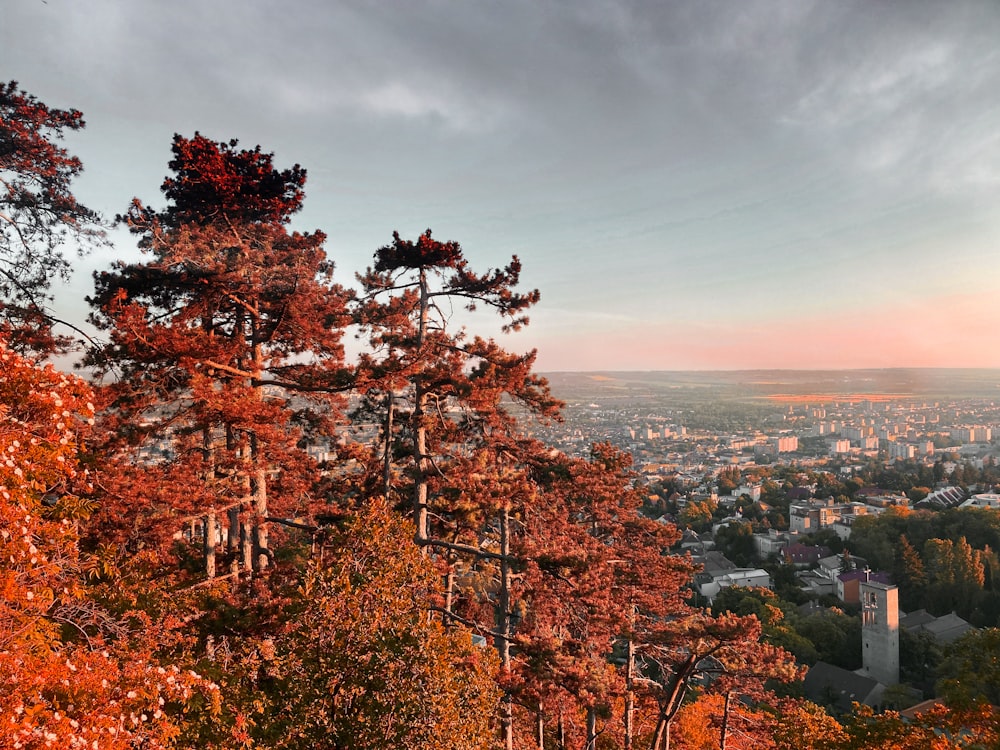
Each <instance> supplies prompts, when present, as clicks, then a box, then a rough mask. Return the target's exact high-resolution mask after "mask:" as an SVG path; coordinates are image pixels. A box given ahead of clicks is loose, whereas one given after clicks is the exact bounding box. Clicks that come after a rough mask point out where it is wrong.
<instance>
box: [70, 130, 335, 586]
mask: <svg viewBox="0 0 1000 750" xmlns="http://www.w3.org/2000/svg"><path fill="white" fill-rule="evenodd" d="M237 145H238V144H237V142H236V141H229V142H228V143H216V142H213V141H211V140H209V139H207V138H205V137H204V136H202V135H200V134H195V136H194V137H193V138H190V139H189V138H184V137H182V136H179V135H178V136H175V137H174V142H173V154H174V158H173V159H172V160H171V162H170V168H171V170H172V171H173V175H172V176H168V177H167V178H166V179H165V180H164V182H163V185H162V190H163V192H164V194H165V195H166V197H167V199H168V201H169V202H168V205H167V207H166V208H164V209H162V210H160V211H155V210H153V209H151V208H148V207H146V206H144V205H143V204H142V203H141V202H140V201H139V200H138V199H136V200H135V201H133V204H132V207H131V209H130V211H129V213H128V215H127V217H124V218H122V217H120V218H122V220H125V221H127V223H128V225H129V228H130V229H131V230H132V232H134V233H135V234H137V235H138V236H139V238H140V247H141V248H142V249H143V250H144V251H145V252H146V253H147V254H149V255H151V260H150V261H148V262H145V263H138V264H125V263H118V264H117V265H116V267H115V269H114V270H113V271H111V272H105V273H101V274H97V275H96V291H95V294H94V296H93V297H92V298H91V300H90V302H91V304H92V305H93V306H94V307H95V313H94V315H93V316H92V318H93V321H94V322H95V323H96V324H97V325H98V326H99V327H101V328H103V329H105V330H107V331H108V332H109V334H110V338H111V340H110V343H109V344H107V345H106V346H103V347H101V348H99V349H96V350H94V351H92V352H91V353H90V355H89V358H88V361H89V363H90V364H91V365H93V366H95V367H97V368H99V369H101V370H103V371H105V372H109V373H110V372H113V373H115V374H116V376H117V379H116V381H115V382H114V383H113V384H112V385H111V386H110V387H109V388H108V401H109V407H110V409H109V412H108V422H109V427H110V428H111V429H112V430H113V431H114V432H115V433H116V434H117V435H118V436H119V437H121V438H123V439H125V440H126V441H127V442H128V443H130V444H131V445H132V446H136V445H139V444H141V443H142V441H144V440H147V439H150V440H154V441H157V440H158V441H171V443H172V445H171V449H170V453H171V459H172V460H170V461H169V462H168V464H166V465H165V466H169V472H168V474H169V476H168V475H167V474H164V473H163V472H160V480H161V481H160V482H158V483H154V485H155V484H159V486H161V487H169V488H170V491H169V492H168V493H164V496H162V497H161V498H160V499H159V500H153V501H152V504H153V505H165V506H167V507H170V508H172V510H173V511H174V514H175V518H176V516H177V515H178V514H179V515H185V514H188V515H192V516H197V515H200V514H204V518H203V527H204V528H205V529H207V532H206V533H205V537H206V544H205V568H206V571H207V572H208V574H209V576H211V575H213V574H214V567H215V548H216V546H217V543H218V540H217V539H215V538H214V537H215V536H216V532H215V528H216V525H217V521H216V514H217V513H223V512H228V519H229V521H228V544H227V549H226V552H227V553H228V554H229V557H230V561H231V569H232V570H233V571H236V570H238V569H240V568H242V569H245V570H249V569H251V568H252V569H253V570H257V571H259V570H262V569H264V568H265V567H267V566H268V565H269V564H270V561H271V558H272V556H273V554H272V551H271V549H270V541H269V520H268V519H269V517H270V515H271V513H272V510H276V509H285V510H291V509H293V508H294V509H296V510H300V511H303V510H305V509H306V508H305V507H304V505H303V501H302V499H303V498H305V497H307V492H306V490H307V489H308V485H307V484H306V482H308V476H307V474H306V473H305V471H304V469H305V468H306V463H305V460H304V459H305V457H304V455H303V453H302V451H300V450H299V449H298V446H297V441H298V439H299V437H300V431H301V430H312V429H316V428H321V427H326V426H327V424H328V421H329V418H330V417H331V416H332V415H333V414H334V410H333V407H334V404H335V402H334V400H333V398H332V396H331V393H333V392H335V391H337V390H340V389H343V388H344V387H345V386H346V384H347V382H348V380H347V378H346V375H345V370H344V367H343V362H342V349H341V345H340V336H341V326H342V325H343V324H344V323H345V322H346V321H345V319H344V317H343V316H344V304H345V296H346V295H345V293H344V292H343V290H341V289H340V288H339V287H337V286H335V285H333V284H332V272H333V266H332V263H330V262H329V261H328V260H327V259H326V257H325V254H324V252H323V249H322V243H323V241H324V235H323V234H322V233H321V232H314V233H312V234H301V233H299V232H291V231H289V230H288V229H286V227H285V225H286V224H287V223H288V222H289V221H290V218H291V215H292V214H294V213H295V212H296V211H298V210H299V209H300V208H301V206H302V200H303V197H304V194H303V190H302V187H303V184H304V182H305V171H304V170H303V169H302V168H301V167H299V166H298V165H296V166H294V167H292V168H290V169H286V170H281V171H279V170H278V169H276V168H275V167H274V166H273V155H272V154H267V153H263V152H262V151H261V150H260V147H259V146H258V147H256V148H255V149H252V150H239V149H238V148H237ZM293 396H294V401H293V399H292V397H293ZM152 471H153V472H154V474H155V473H156V467H153V468H152ZM168 479H169V482H167V481H164V480H168ZM182 483H185V486H186V490H184V491H178V490H179V489H180V488H179V487H178V485H179V484H182Z"/></svg>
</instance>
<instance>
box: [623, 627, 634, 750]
mask: <svg viewBox="0 0 1000 750" xmlns="http://www.w3.org/2000/svg"><path fill="white" fill-rule="evenodd" d="M625 649H626V651H625V712H624V714H623V715H622V723H623V724H624V725H625V745H624V750H632V732H633V728H632V716H633V714H634V712H635V692H634V685H633V684H632V678H633V676H634V673H635V644H634V643H633V642H632V639H631V637H630V638H629V639H628V643H627V644H626V646H625Z"/></svg>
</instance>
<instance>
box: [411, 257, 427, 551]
mask: <svg viewBox="0 0 1000 750" xmlns="http://www.w3.org/2000/svg"><path fill="white" fill-rule="evenodd" d="M429 293H430V290H429V288H428V286H427V272H426V271H424V270H423V269H420V322H419V324H418V328H417V356H418V357H419V358H421V359H422V358H423V346H424V337H425V336H426V333H427V321H428V319H429V316H430V296H429ZM413 390H414V394H413V415H412V417H411V419H412V424H413V435H414V448H413V450H414V456H413V459H414V469H415V472H414V473H415V476H414V485H413V524H414V526H416V541H417V544H421V545H425V544H426V542H427V540H428V539H429V538H430V533H429V531H428V527H427V474H428V472H429V471H430V457H429V456H428V455H427V425H426V423H425V420H426V418H427V400H428V399H427V391H426V390H425V388H424V383H423V379H422V378H421V376H420V374H419V372H418V374H416V375H414V376H413ZM427 553H428V551H427V548H426V547H424V554H425V555H426V554H427Z"/></svg>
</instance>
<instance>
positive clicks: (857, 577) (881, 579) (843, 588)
mask: <svg viewBox="0 0 1000 750" xmlns="http://www.w3.org/2000/svg"><path fill="white" fill-rule="evenodd" d="M862 581H875V582H876V583H884V584H890V583H892V580H891V578H890V576H889V574H888V573H885V572H882V571H879V572H877V573H872V572H871V571H870V570H868V569H867V568H865V569H864V570H849V571H847V572H846V573H841V574H840V575H839V576H837V598H838V599H840V601H842V602H843V603H844V604H860V603H861V588H860V586H861V582H862Z"/></svg>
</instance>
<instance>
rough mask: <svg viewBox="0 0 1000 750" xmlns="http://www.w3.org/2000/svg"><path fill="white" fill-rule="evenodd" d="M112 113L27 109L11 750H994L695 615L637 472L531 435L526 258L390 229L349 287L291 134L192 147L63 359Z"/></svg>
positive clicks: (5, 340)
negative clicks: (71, 360) (355, 350)
mask: <svg viewBox="0 0 1000 750" xmlns="http://www.w3.org/2000/svg"><path fill="white" fill-rule="evenodd" d="M82 126H83V120H82V116H81V114H80V113H79V112H74V111H61V110H56V109H52V108H50V107H48V106H46V105H45V104H43V103H41V102H39V101H38V100H36V99H35V98H33V97H32V96H31V95H30V94H29V93H27V92H25V91H23V90H21V89H20V88H19V87H18V85H17V84H15V83H10V84H6V85H4V86H3V87H2V88H0V180H2V184H3V188H4V190H3V191H2V192H0V228H2V233H0V293H2V295H3V300H2V306H0V313H2V343H0V371H2V374H0V410H2V412H3V422H2V428H0V452H2V454H3V456H5V459H4V461H3V462H2V464H0V483H2V487H0V521H2V525H0V748H43V747H56V748H63V747H65V748H84V747H87V748H91V747H93V748H139V747H142V748H219V749H220V750H221V749H223V748H227V749H229V748H232V749H236V748H276V749H277V748H331V749H333V748H337V749H338V750H340V749H346V748H358V749H360V748H427V749H431V748H441V749H442V750H445V749H449V750H450V749H454V748H470V749H471V748H506V749H507V750H511V749H512V748H539V749H544V748H560V749H564V750H569V749H570V748H573V749H575V748H580V749H583V748H598V747H600V748H617V747H620V748H640V747H643V748H650V749H651V750H657V749H658V748H665V747H673V748H679V747H683V748H703V747H719V746H723V747H775V748H792V747H796V748H800V747H817V748H886V747H907V748H910V747H935V748H937V747H972V746H975V747H987V746H990V747H993V746H996V743H997V741H998V737H997V730H996V724H995V723H994V722H995V719H996V716H995V709H993V708H991V707H990V706H989V705H988V704H986V703H984V702H982V701H978V700H976V699H975V696H972V697H971V698H970V699H969V700H968V701H966V702H964V703H962V704H961V705H955V706H951V707H948V706H940V707H938V708H937V709H935V710H934V711H932V712H930V713H928V714H924V715H923V716H922V717H921V718H919V719H917V720H915V721H913V722H911V723H904V722H903V721H902V720H901V719H900V717H899V716H898V715H896V714H894V713H891V712H890V713H887V714H883V715H877V716H876V715H873V714H871V713H869V712H865V711H859V712H857V713H856V714H855V715H853V716H850V717H848V718H846V719H844V720H843V723H838V722H837V721H835V720H834V719H833V718H831V717H830V716H827V715H826V714H825V713H823V711H822V710H821V709H819V708H818V707H817V706H815V705H813V704H810V703H808V702H806V701H804V700H802V699H800V698H798V697H796V696H797V694H798V693H797V690H796V684H797V681H798V680H800V678H801V676H802V672H803V670H802V668H800V667H799V665H797V664H796V662H795V660H794V658H793V657H792V656H791V654H790V653H788V652H786V651H785V650H783V649H781V648H779V647H776V646H773V645H769V643H768V642H767V641H766V639H765V638H764V637H763V631H762V624H761V622H760V621H759V620H758V618H757V616H756V615H755V614H749V615H745V616H741V615H737V614H732V613H724V612H723V613H719V614H713V613H712V612H711V611H710V610H708V609H704V608H701V607H698V606H695V605H694V604H692V602H691V597H690V592H689V589H688V584H689V582H690V580H691V577H692V575H693V574H694V573H695V570H694V568H693V566H692V565H691V563H690V559H689V558H688V557H686V556H683V555H679V554H673V553H671V552H670V550H671V547H672V546H673V545H674V544H675V542H676V541H677V540H678V538H679V535H678V532H677V530H676V529H675V528H674V527H673V526H672V525H670V524H665V523H660V522H658V521H653V520H651V519H649V518H647V517H645V516H644V515H643V514H642V513H641V509H642V504H643V499H644V496H643V493H641V492H640V491H639V490H638V489H637V488H636V485H635V482H634V476H633V473H632V470H631V461H630V458H629V456H627V455H626V454H623V453H621V452H619V451H618V450H616V449H613V448H612V447H610V446H608V445H603V444H598V445H595V446H593V450H592V452H591V455H590V456H589V457H588V458H586V459H580V458H572V457H568V456H566V455H564V454H562V453H560V452H558V451H556V450H553V449H552V448H550V447H549V446H547V445H545V444H543V443H541V442H539V441H538V440H535V439H533V438H531V437H529V435H528V434H527V432H526V431H525V430H524V427H525V422H524V419H523V415H525V414H530V415H532V418H533V419H536V420H543V421H545V420H558V419H559V408H560V404H559V402H558V400H557V399H556V398H554V397H553V395H552V394H551V392H550V390H549V387H548V384H547V383H546V382H545V380H544V379H543V378H541V377H539V376H538V375H536V374H535V373H534V372H533V363H534V358H535V354H534V352H528V353H526V354H521V353H516V352H512V351H510V350H508V348H507V342H508V341H511V342H516V338H507V337H506V334H514V333H515V332H516V331H517V330H518V329H519V328H521V327H522V326H524V325H526V324H527V323H528V317H527V314H528V312H529V311H530V309H531V308H532V307H533V306H534V305H536V304H537V303H538V302H539V299H540V295H539V292H538V291H536V290H528V291H524V290H521V289H520V287H519V282H520V273H521V261H520V259H519V258H517V257H516V256H514V257H512V258H511V259H510V262H509V263H507V264H506V265H505V266H503V267H501V268H491V269H478V268H476V267H475V264H474V263H473V261H472V260H471V258H469V257H467V256H466V253H465V250H464V249H463V248H462V247H461V246H460V245H459V244H458V243H457V242H453V241H442V240H439V239H438V238H436V237H434V236H433V235H432V233H431V231H430V230H428V231H426V232H425V233H423V234H421V235H419V236H417V237H414V238H404V237H401V236H399V235H398V234H390V233H389V230H388V229H387V238H390V239H389V241H388V242H387V244H386V245H385V246H383V247H381V248H378V249H376V250H375V251H374V255H373V260H372V264H371V266H370V267H369V268H367V269H359V273H358V275H357V277H356V279H353V280H352V279H348V278H346V277H341V276H339V273H341V272H338V275H335V274H334V268H333V259H332V258H330V257H328V255H327V253H326V250H325V248H324V244H325V239H326V238H325V235H324V234H323V232H322V231H319V230H315V231H309V232H304V231H298V230H295V229H292V228H291V225H292V219H293V217H294V216H295V214H296V213H298V212H299V211H300V209H301V208H302V205H303V202H304V200H305V199H306V194H305V187H306V170H305V169H304V168H302V167H300V166H299V165H294V166H291V167H282V166H279V165H277V164H276V163H275V157H274V156H273V155H272V154H270V153H268V152H267V151H264V150H262V149H261V148H260V147H254V148H250V149H244V148H242V147H241V146H240V144H238V143H237V142H236V141H222V142H217V141H213V140H212V139H210V138H208V137H206V136H203V135H201V134H198V133H195V134H193V135H192V136H190V137H188V136H183V135H178V136H176V137H175V138H174V141H173V144H172V155H173V156H172V159H171V161H170V162H169V164H168V165H167V166H166V169H167V174H166V177H165V179H164V181H163V183H162V196H161V197H160V198H159V199H158V200H159V201H160V202H161V203H159V204H158V202H157V200H152V201H150V202H147V201H146V200H145V199H141V198H136V199H135V200H134V201H133V203H132V204H131V206H123V207H122V210H123V214H122V215H121V216H120V217H118V219H117V221H118V222H120V223H122V224H124V225H127V227H128V228H129V229H130V230H131V232H132V233H133V234H134V236H135V238H136V241H137V243H138V245H139V247H140V248H141V249H142V251H143V253H144V255H143V258H142V260H141V262H136V263H124V262H120V263H117V264H115V265H114V266H113V267H111V268H109V269H107V270H106V271H104V272H101V273H99V274H97V276H96V278H95V286H94V291H93V294H92V295H91V296H90V297H89V300H88V302H89V304H90V306H91V309H92V314H91V323H92V324H93V325H94V326H96V328H97V329H98V330H99V332H100V333H99V335H98V336H96V337H95V338H94V339H90V340H87V341H86V342H85V352H84V360H83V361H84V365H85V366H86V368H87V370H86V372H87V374H88V379H87V380H84V379H83V378H80V377H74V376H71V375H67V374H65V373H62V372H59V371H57V370H56V369H54V368H53V367H52V366H51V365H46V364H44V362H45V358H46V357H48V356H50V355H52V354H54V353H56V352H60V351H65V350H66V349H67V348H68V347H71V346H72V345H73V340H74V339H75V338H78V331H77V330H76V329H77V328H78V327H79V326H80V325H81V323H82V322H81V321H60V320H57V319H56V318H55V317H54V316H53V313H52V311H51V306H50V302H51V294H52V293H53V288H54V287H53V284H54V283H56V282H58V280H59V278H60V276H61V275H63V274H64V272H65V271H66V269H67V268H68V262H69V261H68V260H67V256H66V255H65V254H64V253H65V251H66V250H67V249H68V248H70V247H72V246H73V245H78V244H81V243H82V245H83V246H86V245H87V244H88V243H91V244H92V243H100V242H104V241H106V240H105V239H104V235H103V234H102V231H101V230H102V225H101V224H100V222H99V217H98V216H97V215H96V214H95V213H94V212H93V211H91V210H90V209H88V208H86V207H84V206H82V205H80V204H79V203H78V202H77V201H76V199H75V198H74V196H73V193H72V185H71V182H72V178H73V177H74V176H75V175H76V174H78V173H79V171H80V169H81V165H80V163H79V161H78V160H77V159H76V158H75V157H73V156H72V155H71V154H69V153H68V152H67V151H66V150H65V149H64V148H63V147H62V145H61V142H62V138H63V136H64V135H65V134H66V132H67V131H69V130H76V129H79V128H81V127H82ZM95 166H96V165H95ZM70 252H72V251H71V250H70ZM463 307H464V308H467V309H468V310H470V312H471V311H475V310H477V309H478V311H479V313H485V314H486V315H487V316H495V317H496V318H497V319H499V321H500V324H501V326H502V330H503V332H504V338H503V340H502V343H501V341H498V340H495V339H493V338H490V337H486V336H482V335H479V334H478V333H477V331H475V330H466V329H465V328H462V327H456V326H455V324H454V323H453V312H454V311H455V310H456V309H459V308H463ZM475 319H476V318H474V317H470V320H475ZM345 336H357V337H359V339H360V340H361V341H362V342H363V345H364V348H363V351H362V353H361V354H360V356H358V357H353V358H350V359H348V358H346V357H345V355H344V348H343V339H344V337H345ZM515 415H517V416H516V417H515ZM352 436H353V437H352ZM877 531H879V530H878V529H877V528H873V529H871V536H870V543H871V544H873V545H875V544H876V543H877V541H878V540H877V539H876V538H875V533H876V532H877ZM910 533H911V536H914V532H910ZM914 540H915V536H914ZM933 584H934V581H931V583H930V584H929V585H933ZM930 595H931V593H928V596H930Z"/></svg>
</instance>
